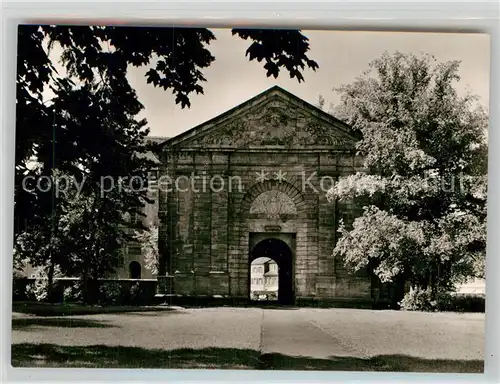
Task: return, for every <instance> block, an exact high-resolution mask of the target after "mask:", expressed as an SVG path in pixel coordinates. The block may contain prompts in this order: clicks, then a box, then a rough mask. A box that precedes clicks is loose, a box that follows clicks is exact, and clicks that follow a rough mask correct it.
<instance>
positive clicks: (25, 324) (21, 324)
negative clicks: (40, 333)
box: [12, 317, 116, 331]
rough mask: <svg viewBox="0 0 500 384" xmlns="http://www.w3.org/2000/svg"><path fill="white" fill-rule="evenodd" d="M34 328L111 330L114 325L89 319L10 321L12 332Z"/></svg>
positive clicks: (31, 318) (21, 319)
mask: <svg viewBox="0 0 500 384" xmlns="http://www.w3.org/2000/svg"><path fill="white" fill-rule="evenodd" d="M35 327H62V328H112V327H116V326H115V325H112V324H109V323H107V322H105V321H100V320H90V319H72V318H69V317H57V318H36V317H27V318H19V319H12V330H23V331H26V330H29V329H30V328H32V329H34V328H35Z"/></svg>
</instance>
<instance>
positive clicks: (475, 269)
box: [328, 52, 488, 298]
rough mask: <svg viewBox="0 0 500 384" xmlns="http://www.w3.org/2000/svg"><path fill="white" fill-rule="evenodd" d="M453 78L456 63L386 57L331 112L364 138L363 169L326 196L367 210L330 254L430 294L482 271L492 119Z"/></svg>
mask: <svg viewBox="0 0 500 384" xmlns="http://www.w3.org/2000/svg"><path fill="white" fill-rule="evenodd" d="M459 80H460V76H459V63H458V62H455V61H451V62H446V63H438V62H437V61H436V60H435V59H434V58H433V57H431V56H428V55H422V56H415V55H406V54H402V53H399V52H398V53H396V54H394V55H389V54H387V53H385V54H384V55H383V56H382V57H381V58H379V59H377V60H375V61H373V62H372V63H371V64H370V67H369V69H368V70H367V71H366V72H364V73H363V74H362V75H361V76H360V77H359V78H357V79H356V80H355V81H354V82H353V83H352V84H350V85H344V86H342V87H340V88H339V89H338V90H337V91H338V92H339V93H340V95H341V103H340V104H339V105H338V106H337V107H336V108H335V110H334V113H335V115H336V116H337V117H339V118H341V119H343V120H344V121H345V122H346V123H348V124H350V125H351V126H352V127H353V129H355V130H357V131H359V132H361V134H362V140H361V141H360V142H359V143H358V145H357V149H358V151H359V154H360V155H362V156H363V157H364V165H365V170H366V171H365V172H360V173H358V174H356V175H352V176H348V177H341V178H340V179H339V180H338V183H336V185H335V186H334V187H333V188H332V189H331V190H330V191H329V193H328V196H329V198H330V199H331V200H332V201H333V200H335V199H338V200H339V201H345V200H352V201H354V203H357V204H358V205H359V206H363V214H362V215H361V216H360V217H358V218H356V219H355V220H354V221H353V222H351V223H343V225H342V226H341V228H340V232H341V237H340V239H339V241H338V242H337V244H336V247H335V249H334V254H335V255H337V256H340V257H342V258H343V259H344V261H345V263H346V265H347V266H349V267H350V268H351V269H352V270H359V269H362V268H368V269H369V270H371V271H373V272H374V273H375V275H377V276H378V277H379V278H380V280H381V281H382V282H396V283H399V285H402V284H404V283H405V282H408V283H410V284H411V286H412V287H413V288H418V289H420V290H424V291H427V292H429V293H430V294H429V297H430V298H436V297H437V295H438V294H439V292H442V291H443V290H444V291H449V290H452V289H453V287H454V285H455V284H457V283H459V282H463V281H464V280H466V279H467V278H469V277H471V276H482V275H483V273H484V260H485V245H486V182H487V157H486V156H487V124H488V120H487V115H486V113H485V111H484V110H483V109H482V108H481V107H480V106H478V103H477V98H476V97H475V96H473V95H470V94H466V95H463V96H462V95H460V94H459V93H458V92H457V91H456V89H455V88H454V86H455V84H456V82H457V81H459Z"/></svg>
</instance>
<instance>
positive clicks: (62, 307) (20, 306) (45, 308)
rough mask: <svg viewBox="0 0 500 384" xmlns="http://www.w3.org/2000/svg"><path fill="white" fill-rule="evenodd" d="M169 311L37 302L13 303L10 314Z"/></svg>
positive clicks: (70, 314)
mask: <svg viewBox="0 0 500 384" xmlns="http://www.w3.org/2000/svg"><path fill="white" fill-rule="evenodd" d="M169 310H170V311H171V310H172V309H171V308H169V307H166V306H155V307H140V306H137V307H135V306H105V307H102V306H88V305H81V304H73V303H71V304H50V303H38V302H14V303H13V304H12V312H19V313H26V314H31V315H36V316H76V315H92V314H101V313H123V312H150V311H169Z"/></svg>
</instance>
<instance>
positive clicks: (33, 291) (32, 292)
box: [25, 267, 61, 302]
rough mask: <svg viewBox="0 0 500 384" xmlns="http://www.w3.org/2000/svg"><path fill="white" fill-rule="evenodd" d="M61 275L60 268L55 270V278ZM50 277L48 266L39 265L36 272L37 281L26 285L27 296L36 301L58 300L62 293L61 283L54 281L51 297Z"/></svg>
mask: <svg viewBox="0 0 500 384" xmlns="http://www.w3.org/2000/svg"><path fill="white" fill-rule="evenodd" d="M59 275H60V272H59V268H56V269H55V271H54V276H53V278H54V279H55V278H56V277H58V276H59ZM49 288H50V287H49V279H48V278H47V267H39V268H38V269H37V270H36V272H35V281H34V282H33V283H30V284H28V285H26V288H25V289H26V291H25V292H26V298H27V299H28V300H36V301H51V302H52V301H57V300H56V299H58V298H59V297H58V296H59V294H60V288H61V286H60V284H59V283H58V282H57V280H53V282H52V287H51V288H52V296H51V297H49Z"/></svg>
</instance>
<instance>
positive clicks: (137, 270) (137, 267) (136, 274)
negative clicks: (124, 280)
mask: <svg viewBox="0 0 500 384" xmlns="http://www.w3.org/2000/svg"><path fill="white" fill-rule="evenodd" d="M128 268H129V276H130V278H131V279H140V278H141V264H139V263H138V262H137V261H132V262H130V264H129V267H128Z"/></svg>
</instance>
